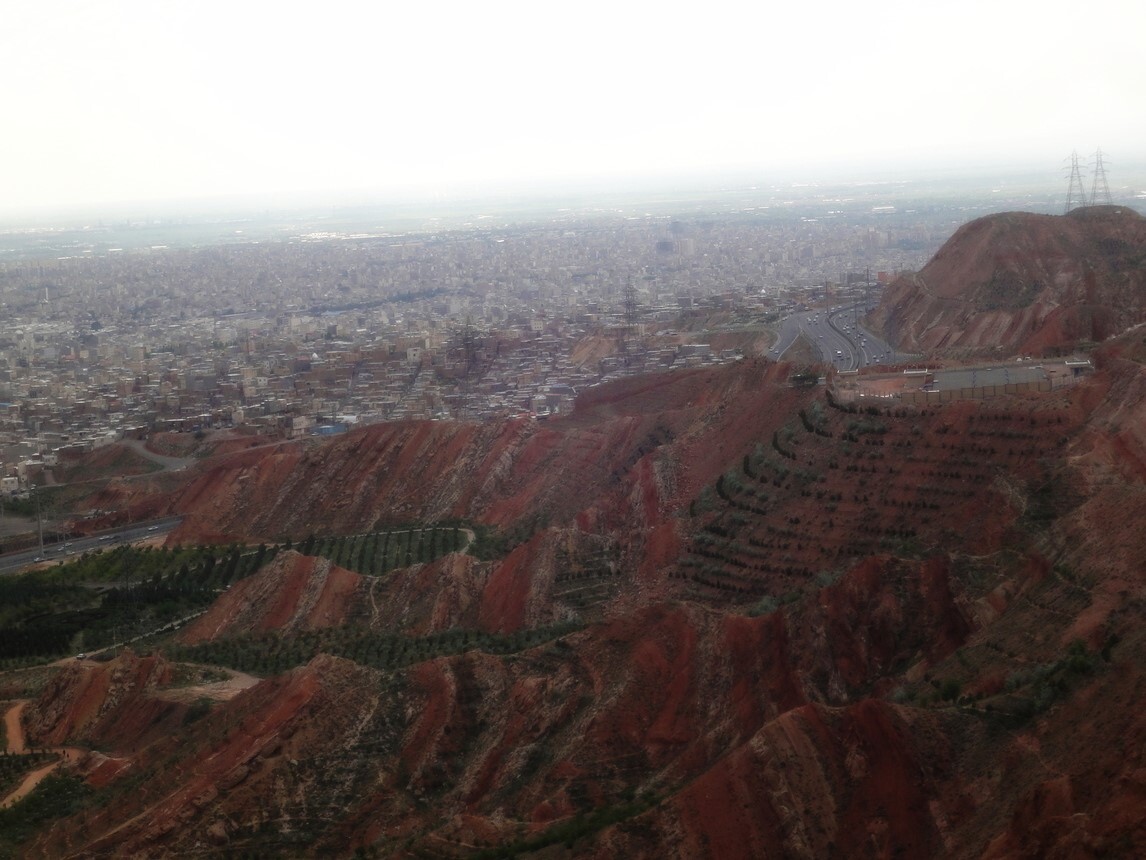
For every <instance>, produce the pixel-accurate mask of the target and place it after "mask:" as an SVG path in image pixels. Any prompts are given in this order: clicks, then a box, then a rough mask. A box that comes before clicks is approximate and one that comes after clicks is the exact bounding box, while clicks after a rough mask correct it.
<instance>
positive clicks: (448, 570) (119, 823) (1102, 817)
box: [29, 337, 1146, 857]
mask: <svg viewBox="0 0 1146 860" xmlns="http://www.w3.org/2000/svg"><path fill="white" fill-rule="evenodd" d="M1132 341H1133V339H1132V338H1127V337H1124V338H1121V339H1119V340H1118V341H1117V342H1116V343H1115V344H1113V345H1112V346H1111V347H1110V348H1108V349H1106V350H1104V351H1102V352H1100V353H1099V354H1098V355H1097V356H1096V362H1097V363H1098V366H1099V370H1098V373H1097V374H1096V375H1095V378H1094V379H1093V380H1091V381H1089V382H1086V383H1083V384H1082V385H1080V386H1078V387H1076V388H1073V389H1069V390H1065V391H1061V392H1054V393H1051V394H1048V395H1038V396H1030V397H1023V398H1015V399H1010V400H1005V401H998V402H988V403H960V404H955V405H952V406H950V407H941V408H938V409H935V410H927V411H911V410H905V409H902V408H900V409H896V408H893V409H891V410H884V411H883V412H879V414H867V413H860V414H851V413H847V412H843V411H840V410H839V409H836V408H833V407H832V406H831V405H830V404H829V403H828V402H827V401H826V400H825V399H824V396H823V394H822V392H817V391H800V390H795V389H791V388H788V387H786V386H785V385H784V384H783V378H782V374H783V369H782V368H777V367H775V366H771V365H767V364H763V363H752V362H742V363H741V364H740V365H739V366H735V367H728V368H724V369H720V370H715V371H704V372H698V373H687V374H680V375H679V376H678V375H675V374H674V375H670V376H669V377H665V378H663V379H662V378H657V379H652V380H639V381H633V382H629V383H625V384H624V385H619V386H605V387H602V388H601V389H594V390H592V391H591V392H589V393H587V394H586V395H585V396H584V397H583V398H582V401H581V403H580V404H579V406H580V408H579V410H578V412H577V413H575V414H574V415H572V416H569V417H567V418H564V419H562V420H559V421H553V422H544V423H539V424H531V423H528V422H518V423H514V424H511V425H507V426H506V427H498V428H475V427H470V426H468V425H445V424H438V425H425V426H421V425H403V426H400V427H395V428H381V429H377V430H370V431H365V432H361V433H358V434H350V435H349V436H348V437H343V438H341V439H338V440H334V441H331V442H328V443H324V444H322V445H317V446H314V447H313V448H307V447H306V446H294V448H291V447H290V446H281V447H279V448H275V449H269V450H266V451H251V452H246V453H243V454H237V455H232V456H229V457H226V458H223V459H220V460H219V461H216V462H213V463H209V464H208V465H207V467H206V470H205V471H204V472H203V473H202V474H200V475H199V476H198V477H197V478H195V480H194V481H193V482H192V483H191V484H189V485H187V486H186V488H185V490H184V491H183V492H182V493H181V494H180V495H178V497H177V498H176V500H175V501H174V502H172V503H171V504H172V506H173V507H174V508H175V509H180V506H183V507H182V510H184V511H185V512H186V513H187V514H188V515H189V517H190V521H189V525H188V527H187V533H189V534H195V533H196V529H201V530H202V531H201V532H199V533H209V532H215V531H217V532H219V533H226V534H228V535H229V534H231V533H232V532H230V529H236V530H239V532H238V533H241V534H247V535H250V536H251V537H273V533H266V532H260V531H259V530H258V529H259V528H262V527H267V528H269V527H270V526H269V525H266V524H271V523H273V522H274V520H273V516H272V515H271V514H264V513H263V510H264V508H266V509H271V510H277V511H278V512H279V513H280V514H281V515H282V516H283V517H287V518H289V517H296V519H295V520H292V522H294V523H295V524H296V527H297V528H300V529H301V528H304V527H305V520H304V519H303V517H302V514H300V513H298V511H297V509H296V507H295V504H296V502H297V499H298V494H303V498H304V500H305V502H306V504H308V505H314V506H316V508H318V509H320V510H321V511H322V512H321V513H320V514H319V516H320V517H323V518H325V519H324V520H323V521H324V522H325V523H327V524H328V525H336V526H337V527H339V528H340V529H344V530H346V531H351V530H360V529H361V528H363V527H366V526H368V525H369V524H370V523H371V522H373V521H374V520H377V519H384V518H385V517H390V516H396V515H397V513H398V512H405V515H406V516H412V515H413V514H414V513H415V512H418V514H419V515H424V516H426V517H427V518H428V517H431V516H434V515H437V514H439V513H444V512H453V513H454V514H455V515H457V514H460V513H463V512H464V513H466V514H467V515H472V516H475V518H477V517H480V518H483V519H484V520H485V521H487V522H495V523H499V524H504V525H505V526H507V527H509V528H511V529H514V530H515V533H516V534H517V535H518V536H519V537H522V538H523V539H522V541H521V543H519V544H518V545H517V546H516V548H515V549H513V550H512V552H510V553H509V554H508V555H507V556H506V557H505V558H503V559H501V560H499V561H497V562H489V563H478V562H475V561H473V560H467V559H465V558H464V557H462V556H457V555H455V556H450V557H447V558H446V559H440V560H439V561H437V562H435V563H434V564H432V565H424V566H419V567H417V568H410V569H408V570H405V571H399V572H396V573H393V574H390V575H388V576H387V577H386V578H384V579H381V580H366V579H365V578H360V577H355V576H354V575H352V574H348V573H345V572H342V571H338V570H337V569H336V568H330V567H326V566H324V565H323V564H322V563H320V562H317V561H315V560H313V559H307V558H304V557H301V556H298V555H296V554H292V553H286V554H282V555H280V556H279V557H278V558H277V559H276V561H275V563H274V565H273V566H272V567H270V568H268V569H267V570H264V571H262V572H260V573H259V574H257V575H256V576H254V577H252V578H251V579H250V580H248V581H247V582H246V583H243V584H240V585H236V586H235V587H233V588H232V589H231V590H230V591H229V592H228V593H227V594H225V595H222V596H221V597H220V600H219V602H218V603H217V605H216V606H215V607H213V608H212V610H211V613H209V614H208V615H207V616H204V618H203V619H202V620H200V621H199V622H198V625H197V626H196V627H195V628H193V629H192V630H191V631H188V633H187V634H186V635H187V636H188V637H189V638H194V639H196V640H197V639H199V638H202V637H207V636H228V635H232V634H233V633H237V632H241V631H243V630H244V629H280V630H284V631H286V632H288V633H289V631H290V630H292V629H296V630H297V629H305V628H306V627H307V626H308V625H318V624H323V623H329V624H341V623H353V624H360V625H369V626H371V627H372V628H373V629H376V630H379V631H386V632H393V631H394V630H405V631H408V632H413V633H418V632H425V631H426V630H431V629H443V628H444V627H448V626H459V627H479V626H480V627H484V628H485V629H487V630H492V631H502V632H505V633H506V634H508V635H509V636H510V637H511V639H512V636H513V634H514V632H515V631H520V630H522V629H523V628H526V627H531V626H537V625H539V624H543V623H547V622H550V621H556V620H562V619H565V618H569V617H576V618H580V619H581V620H582V621H583V622H584V626H583V627H582V629H580V630H579V631H577V632H575V633H571V634H568V635H566V636H563V637H561V638H559V639H554V640H552V641H550V642H547V643H545V644H543V645H540V646H538V647H535V648H531V649H527V650H520V651H518V652H517V653H513V654H510V655H508V656H498V655H494V654H488V653H482V652H480V651H476V650H473V651H469V652H466V653H463V654H455V655H454V656H448V657H438V658H435V659H426V660H424V661H423V662H420V663H416V664H414V665H412V666H410V667H409V668H405V669H401V670H396V671H391V672H386V673H382V672H377V671H374V670H372V669H368V668H365V667H363V666H359V665H356V664H354V663H352V662H349V661H346V660H341V659H335V658H331V657H319V658H317V659H316V660H314V661H312V662H311V664H309V665H308V666H304V667H300V668H298V669H295V670H293V671H291V672H288V673H285V674H284V675H282V676H279V677H276V678H270V679H267V680H266V681H264V682H263V683H262V684H260V685H259V686H258V687H256V688H254V689H252V690H249V691H247V692H245V693H241V694H239V695H237V696H235V697H234V698H233V699H231V700H229V701H227V702H224V703H221V704H218V705H216V706H215V707H214V709H213V710H212V711H211V712H210V713H208V714H206V715H204V716H202V717H201V718H199V719H197V720H194V721H192V722H191V723H190V724H189V725H188V726H187V727H185V728H184V729H182V730H181V731H180V732H179V733H178V734H177V735H175V734H171V733H160V732H158V731H154V730H150V729H147V728H145V727H143V726H139V725H132V724H131V723H130V722H128V721H127V720H124V721H123V722H124V726H123V728H122V730H117V728H116V726H117V725H118V724H117V723H115V722H114V720H113V716H114V714H116V713H119V712H120V711H118V710H117V708H118V705H116V704H115V703H117V702H120V701H129V700H130V697H126V698H124V697H121V696H116V695H110V694H106V693H101V692H100V690H101V689H103V688H102V687H101V686H100V685H101V684H105V685H108V689H111V682H110V678H109V679H108V680H101V679H100V678H98V677H96V676H94V675H93V676H90V677H89V676H87V675H84V674H81V673H70V674H66V675H63V676H61V677H60V679H58V680H57V681H56V682H54V683H53V684H52V685H50V686H49V688H48V689H46V690H45V691H44V694H43V695H42V696H41V698H40V699H39V700H38V701H37V702H36V703H35V705H34V707H33V708H32V709H30V710H34V711H35V712H36V713H37V714H40V715H43V716H42V717H38V718H37V719H38V720H40V722H38V723H37V722H36V721H33V720H30V725H39V726H40V728H39V729H38V731H39V732H40V733H41V734H42V735H43V736H44V737H45V738H47V737H49V736H50V737H51V738H52V739H53V742H55V743H58V742H60V741H61V740H62V739H63V738H64V737H65V736H70V737H79V738H92V739H96V738H98V739H99V742H100V743H102V744H104V745H105V746H106V747H108V748H109V749H110V750H111V751H112V752H119V751H131V752H132V754H133V763H132V768H131V769H130V770H129V771H126V772H128V773H131V772H134V773H135V774H136V777H135V780H134V781H133V782H132V783H131V784H130V785H129V784H128V783H127V782H126V781H112V782H111V783H110V785H109V786H108V788H107V790H108V791H109V792H115V791H119V792H120V793H118V794H114V795H111V794H109V795H108V798H109V800H108V805H107V806H105V807H101V808H98V809H93V810H88V811H86V812H84V813H81V814H79V815H76V816H73V817H70V818H67V819H64V820H62V821H60V822H58V823H57V824H55V825H54V826H53V827H52V828H51V829H50V830H48V831H46V832H44V833H42V834H41V835H40V836H39V837H38V839H39V841H38V842H36V843H35V844H34V845H32V846H30V849H29V850H32V851H35V852H39V853H40V854H47V855H53V854H62V853H66V852H67V851H74V852H80V851H88V852H91V853H100V852H103V853H119V854H130V853H139V854H145V855H162V854H164V853H167V854H174V855H177V854H181V853H182V854H186V853H190V852H193V851H197V850H203V849H204V846H211V847H212V849H215V850H220V851H222V850H228V851H232V852H235V853H239V852H242V851H245V850H249V851H252V852H256V851H267V852H270V853H274V852H278V853H279V854H286V855H289V854H291V853H292V852H293V853H312V854H322V855H334V856H348V855H350V854H352V853H353V852H354V851H355V850H356V849H359V848H362V849H363V850H366V851H368V852H374V853H375V854H377V855H378V856H408V855H411V854H415V855H416V854H419V853H421V854H434V855H440V856H448V857H455V856H457V857H460V856H467V855H469V854H472V853H474V852H475V851H476V850H477V849H478V848H479V847H481V846H483V845H501V846H503V847H505V846H508V845H512V844H515V843H516V844H518V845H525V844H528V842H529V840H531V839H536V838H538V837H539V836H540V835H542V834H545V833H546V832H547V831H548V828H551V827H556V826H566V827H571V826H572V824H577V823H580V824H582V825H584V826H583V828H582V830H581V831H579V832H578V834H577V835H565V834H567V833H568V834H571V831H569V830H566V831H563V832H562V835H561V837H560V838H558V839H557V840H556V841H557V843H558V844H557V845H554V846H553V847H551V848H548V849H544V850H545V851H548V852H551V853H553V854H554V855H555V856H561V855H562V852H563V851H564V849H562V848H561V847H560V843H561V842H564V841H566V840H568V841H569V842H570V843H571V844H572V846H573V847H572V852H571V853H572V854H574V855H576V856H597V857H612V856H658V857H660V856H667V857H697V856H701V857H728V856H809V857H815V856H846V857H852V856H876V857H894V856H905V857H931V856H952V857H979V856H984V855H987V856H1000V857H1002V856H1015V855H1021V854H1023V853H1024V852H1025V853H1029V854H1032V855H1041V856H1102V855H1103V854H1106V855H1113V856H1137V855H1141V854H1143V853H1144V852H1146V812H1144V811H1143V810H1144V809H1146V807H1144V806H1143V804H1142V799H1143V797H1144V796H1146V795H1144V791H1146V779H1144V778H1143V774H1146V743H1144V742H1143V741H1144V740H1146V722H1144V720H1146V717H1143V715H1142V711H1141V707H1140V704H1141V701H1142V696H1143V693H1144V692H1146V686H1144V685H1146V676H1144V674H1143V672H1142V668H1141V667H1142V666H1144V665H1146V633H1144V632H1143V630H1142V625H1141V617H1142V612H1141V609H1142V607H1143V606H1144V605H1146V569H1144V568H1143V565H1142V563H1141V562H1142V559H1143V558H1146V538H1144V537H1142V532H1141V530H1140V529H1138V528H1137V524H1138V523H1139V522H1141V521H1142V518H1143V517H1144V516H1146V481H1143V477H1144V476H1143V473H1142V470H1141V467H1140V457H1141V455H1142V450H1143V449H1142V440H1141V438H1140V433H1139V430H1138V427H1137V423H1138V421H1139V419H1140V418H1141V417H1142V415H1143V409H1144V408H1146V396H1144V395H1146V383H1144V382H1143V379H1144V378H1146V369H1144V367H1146V365H1143V364H1142V363H1140V360H1141V357H1142V356H1140V354H1139V353H1140V351H1141V349H1142V347H1141V345H1140V344H1138V343H1137V342H1132ZM801 409H803V410H804V414H803V415H802V416H801V415H800V414H799V410H801ZM483 446H484V447H483ZM593 451H597V452H598V453H597V454H596V455H594V454H593V453H592V452H593ZM495 452H496V453H495ZM449 462H452V463H453V464H454V467H453V468H454V471H456V472H457V471H462V470H471V472H472V473H471V476H470V477H471V478H472V479H473V480H472V483H466V482H465V481H463V480H462V479H461V478H460V477H458V476H457V475H454V474H446V472H447V471H449V469H448V467H447V463H449ZM427 464H432V468H430V467H429V466H428V465H427ZM324 469H325V470H328V471H329V473H330V475H333V476H334V477H333V478H331V479H327V478H324V477H323V470H324ZM355 469H357V470H359V471H362V472H365V473H367V474H368V475H369V478H362V477H360V476H358V474H357V472H356V471H355ZM243 475H247V476H248V477H247V478H246V479H244V478H243ZM208 476H211V477H210V480H208ZM348 481H356V482H357V483H354V484H353V486H354V488H355V490H354V494H353V497H351V498H348V499H347V500H346V502H345V504H344V505H343V506H342V507H337V506H335V505H333V504H331V505H329V506H325V507H324V505H325V501H324V500H329V499H331V498H332V494H338V493H342V492H343V485H345V484H346V482H348ZM246 484H250V485H251V486H250V488H249V489H248V488H246V487H245V486H244V485H246ZM312 484H313V485H315V486H311V485H312ZM415 485H418V486H422V487H423V488H424V493H423V494H421V495H417V496H414V497H411V498H404V499H401V500H397V499H395V498H391V497H390V493H398V492H405V491H406V490H407V489H409V488H410V487H412V486H415ZM371 488H373V489H371ZM379 488H380V489H379ZM455 491H456V492H455ZM215 493H218V495H217V496H215V495H214V494H215ZM156 504H158V503H156ZM264 516H265V517H266V518H265V519H261V518H263V517H264ZM260 523H263V524H264V526H260V525H259V524H260ZM307 531H309V528H308V529H307ZM526 535H528V537H525V536H526ZM207 619H210V620H209V621H208V620H207ZM155 665H156V666H159V665H160V664H158V663H157V664H155ZM153 671H158V670H157V669H156V670H153ZM141 672H143V670H142V669H133V670H132V673H127V674H126V675H125V677H132V678H134V677H137V676H140V677H142V676H141V675H140V673H141ZM133 673H134V674H133ZM144 675H146V673H144ZM146 676H147V677H150V675H146ZM146 687H147V684H146V683H137V684H135V685H134V686H132V685H130V684H126V683H125V685H124V689H128V688H130V689H146ZM140 695H141V696H142V694H140ZM137 701H138V702H139V706H138V709H139V711H140V713H142V714H144V715H146V714H147V713H148V712H147V710H146V709H147V708H149V707H153V706H152V705H150V704H149V703H148V702H147V701H146V697H145V696H144V697H142V698H139V699H138V700H137ZM85 703H86V704H85ZM167 706H168V707H170V703H168V705H167ZM167 714H168V712H166V711H165V712H163V714H162V715H159V716H155V717H150V718H147V719H146V720H145V722H146V724H147V726H157V725H166V723H164V720H166V719H169V718H170V717H168V716H166V715H167ZM51 715H55V716H51ZM181 718H182V716H181ZM133 719H137V718H133ZM92 726H95V727H97V728H89V727H92ZM149 731H150V732H151V733H150V734H149V733H148V732H149ZM141 737H142V738H143V740H140V738H141ZM116 786H122V787H123V788H122V790H121V789H117V788H116ZM603 811H604V812H609V813H611V814H614V815H616V816H617V817H620V818H623V819H624V820H622V821H620V822H619V823H610V822H612V821H614V820H615V819H614V818H609V819H594V818H593V817H592V816H593V814H594V813H595V812H596V813H600V812H603ZM548 832H552V831H548ZM300 846H305V848H301V847H300Z"/></svg>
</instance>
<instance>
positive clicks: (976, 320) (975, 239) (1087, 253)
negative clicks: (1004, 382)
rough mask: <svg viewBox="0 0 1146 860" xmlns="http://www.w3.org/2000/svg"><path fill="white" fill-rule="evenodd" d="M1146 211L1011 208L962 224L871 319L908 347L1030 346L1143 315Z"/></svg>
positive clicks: (1119, 326) (1111, 327)
mask: <svg viewBox="0 0 1146 860" xmlns="http://www.w3.org/2000/svg"><path fill="white" fill-rule="evenodd" d="M1144 253H1146V219H1144V218H1142V216H1140V215H1138V214H1137V213H1135V212H1134V211H1133V210H1130V209H1126V208H1119V207H1096V208H1090V209H1079V210H1075V211H1073V212H1071V213H1070V214H1068V215H1062V216H1053V215H1033V214H1030V213H1022V212H1009V213H1005V214H1001V215H989V216H987V217H985V218H980V219H978V220H976V221H972V222H971V223H969V224H966V225H965V226H963V227H962V228H960V229H959V230H958V231H957V232H956V233H955V235H954V236H953V237H951V239H950V240H949V241H948V242H947V243H946V244H945V245H944V246H943V247H942V248H941V249H940V250H939V252H938V253H937V254H936V255H935V257H934V258H933V259H932V260H931V261H930V262H929V263H928V264H927V265H926V266H925V267H924V268H923V269H922V271H920V272H919V273H918V274H916V275H913V276H909V277H906V278H903V279H901V280H899V281H898V282H896V283H895V284H893V285H892V286H891V287H890V288H889V289H888V290H887V292H886V293H885V295H884V297H883V299H882V300H881V301H880V305H879V307H878V308H877V309H876V310H875V311H874V312H873V314H872V320H873V321H874V323H875V324H876V325H877V326H879V327H880V328H881V329H882V330H883V331H884V332H885V333H886V334H887V335H888V336H889V337H890V339H891V340H892V341H893V342H895V343H897V344H899V348H900V349H902V350H904V351H909V352H925V353H931V352H934V351H942V350H948V351H973V350H982V349H991V350H998V351H1001V352H1002V354H1003V355H1014V354H1023V353H1026V354H1035V355H1042V354H1043V353H1044V352H1045V351H1047V350H1051V349H1056V348H1058V347H1061V346H1064V345H1066V346H1069V345H1071V344H1073V343H1076V342H1078V341H1101V340H1105V339H1106V338H1108V337H1111V336H1112V335H1115V334H1118V333H1120V332H1122V331H1123V330H1125V329H1126V328H1127V327H1129V326H1131V325H1134V324H1136V323H1139V322H1142V321H1143V319H1146V269H1143V267H1142V265H1141V260H1142V257H1143V254H1144Z"/></svg>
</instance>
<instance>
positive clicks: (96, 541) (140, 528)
mask: <svg viewBox="0 0 1146 860" xmlns="http://www.w3.org/2000/svg"><path fill="white" fill-rule="evenodd" d="M182 521H183V518H182V517H165V518H164V519H161V520H151V521H150V522H141V523H132V524H131V525H130V526H127V527H126V528H119V529H114V530H112V531H106V532H101V533H99V534H96V535H92V536H91V537H77V538H72V539H71V540H69V541H64V542H61V543H57V544H50V545H49V544H45V545H44V552H43V555H41V554H40V548H39V547H34V548H33V549H26V550H21V551H19V552H9V553H5V554H4V555H0V574H5V573H16V572H18V571H22V570H24V569H25V568H27V567H30V566H32V565H34V564H39V563H41V562H54V561H61V560H66V559H68V558H69V557H75V556H77V555H80V554H81V553H84V552H89V551H91V550H94V549H98V548H100V547H112V546H118V545H119V544H121V543H132V542H134V541H138V540H146V539H149V538H156V537H162V536H163V535H166V534H167V533H168V532H170V531H172V530H173V529H174V528H175V527H176V526H177V525H179V523H181V522H182Z"/></svg>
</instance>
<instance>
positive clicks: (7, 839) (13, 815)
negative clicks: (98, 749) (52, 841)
mask: <svg viewBox="0 0 1146 860" xmlns="http://www.w3.org/2000/svg"><path fill="white" fill-rule="evenodd" d="M92 793H93V792H92V789H91V788H89V787H88V786H87V785H85V784H84V782H83V780H81V779H77V778H76V777H73V776H66V775H63V774H58V773H53V774H50V775H49V776H47V777H45V778H44V781H43V782H41V783H40V784H39V785H37V786H36V788H35V789H34V790H33V791H32V793H31V794H29V795H28V796H27V797H25V798H24V799H23V800H21V801H20V802H19V803H17V804H15V805H14V806H12V807H9V808H8V809H0V857H15V856H17V854H18V852H19V851H20V849H21V846H22V845H24V843H25V842H27V841H28V840H29V839H30V838H31V837H32V836H34V835H35V833H36V832H37V831H38V830H39V829H40V828H41V827H42V826H43V825H45V824H46V823H48V822H49V821H54V820H56V819H59V818H66V817H67V816H69V815H72V814H73V813H75V812H78V811H79V810H80V809H81V808H82V807H83V806H84V805H85V803H86V802H87V801H88V799H89V798H90V797H91V795H92Z"/></svg>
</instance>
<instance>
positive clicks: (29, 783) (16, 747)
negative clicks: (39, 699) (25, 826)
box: [0, 699, 86, 809]
mask: <svg viewBox="0 0 1146 860" xmlns="http://www.w3.org/2000/svg"><path fill="white" fill-rule="evenodd" d="M27 705H28V701H27V700H26V699H24V700H22V701H19V702H16V703H14V704H13V705H12V707H10V708H9V709H8V710H7V712H6V713H5V714H4V729H5V731H6V732H7V736H8V752H9V753H14V754H22V753H27V752H28V746H27V742H26V739H25V737H24V725H23V723H21V721H20V717H21V716H22V715H23V713H24V708H25V707H27ZM46 751H47V752H51V753H56V754H57V755H59V759H57V760H56V761H52V762H48V763H47V764H45V765H41V766H40V767H38V768H36V769H35V770H33V771H31V772H30V773H28V774H26V775H25V776H24V779H23V780H21V781H20V784H19V785H18V786H16V788H15V790H13V791H12V792H11V793H9V795H8V796H7V797H5V798H4V799H3V800H2V801H0V809H6V808H7V807H9V806H12V805H13V804H14V803H17V802H19V801H20V800H22V799H23V798H24V797H26V796H27V795H28V794H29V793H30V792H31V791H32V789H34V788H35V787H36V786H37V785H39V784H40V783H41V782H42V781H43V779H44V777H46V776H47V775H48V774H50V773H51V772H52V771H54V770H55V769H56V768H58V767H59V766H60V765H61V764H63V763H64V762H66V761H78V760H79V758H80V756H82V755H84V754H85V752H86V750H82V749H79V748H78V747H51V748H49V749H47V750H46Z"/></svg>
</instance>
